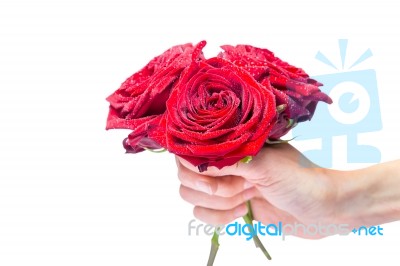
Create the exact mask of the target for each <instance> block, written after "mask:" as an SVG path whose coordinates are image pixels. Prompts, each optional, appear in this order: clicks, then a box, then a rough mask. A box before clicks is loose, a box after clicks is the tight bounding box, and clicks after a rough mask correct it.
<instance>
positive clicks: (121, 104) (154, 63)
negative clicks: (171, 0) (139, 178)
mask: <svg viewBox="0 0 400 266" xmlns="http://www.w3.org/2000/svg"><path fill="white" fill-rule="evenodd" d="M193 51H194V46H193V45H192V44H183V45H177V46H173V47H172V48H170V49H168V50H167V51H165V52H164V53H163V54H161V55H159V56H157V57H155V58H154V59H153V60H151V61H150V62H149V63H148V64H147V65H146V66H145V67H144V68H142V69H141V70H140V71H138V72H137V73H135V74H133V75H132V76H131V77H129V78H128V79H127V80H126V81H125V82H123V83H122V85H121V87H120V88H119V89H118V90H117V91H115V92H114V93H113V94H111V95H110V96H109V97H108V98H107V101H108V102H109V103H110V108H109V114H108V118H107V125H106V129H114V128H124V129H132V130H133V132H132V133H131V134H130V135H129V137H128V138H126V139H124V141H123V145H124V147H125V149H126V151H127V152H129V153H136V152H140V151H143V150H144V149H157V148H161V146H160V145H159V144H158V143H157V142H155V141H154V140H153V139H151V138H149V136H148V134H149V132H152V131H154V130H157V128H158V125H159V121H160V119H161V115H162V114H164V112H165V110H166V106H165V103H166V101H167V99H168V97H169V95H170V93H171V90H172V89H173V88H174V86H175V85H176V83H177V81H178V80H179V77H180V75H181V73H182V71H183V70H184V69H185V68H186V67H187V66H189V64H190V63H191V60H192V53H193ZM198 56H199V58H203V55H202V54H200V53H198Z"/></svg>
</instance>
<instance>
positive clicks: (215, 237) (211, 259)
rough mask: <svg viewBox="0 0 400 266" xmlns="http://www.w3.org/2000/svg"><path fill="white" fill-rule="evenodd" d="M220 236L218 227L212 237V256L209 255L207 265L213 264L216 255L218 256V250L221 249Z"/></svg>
mask: <svg viewBox="0 0 400 266" xmlns="http://www.w3.org/2000/svg"><path fill="white" fill-rule="evenodd" d="M218 238H219V234H218V227H216V228H215V230H214V234H213V236H212V238H211V250H210V256H209V257H208V262H207V266H212V265H213V264H214V260H215V257H216V256H217V252H218V249H219V242H218Z"/></svg>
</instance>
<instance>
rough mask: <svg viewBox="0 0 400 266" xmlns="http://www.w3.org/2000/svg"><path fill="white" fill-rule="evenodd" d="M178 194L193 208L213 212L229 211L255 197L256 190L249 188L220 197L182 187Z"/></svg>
mask: <svg viewBox="0 0 400 266" xmlns="http://www.w3.org/2000/svg"><path fill="white" fill-rule="evenodd" d="M179 193H180V195H181V197H182V199H184V200H185V201H187V202H189V203H190V204H193V205H195V206H198V207H204V208H210V209H215V210H230V209H234V208H235V207H237V206H239V205H240V204H242V203H244V202H246V201H247V200H249V199H251V198H253V197H255V196H256V195H257V190H256V189H255V188H250V189H248V190H245V191H243V192H241V193H239V194H237V195H235V196H233V197H220V196H215V195H209V194H206V193H203V192H200V191H197V190H193V189H191V188H188V187H185V186H183V185H182V186H181V187H180V189H179Z"/></svg>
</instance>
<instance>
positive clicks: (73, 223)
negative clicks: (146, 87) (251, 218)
mask: <svg viewBox="0 0 400 266" xmlns="http://www.w3.org/2000/svg"><path fill="white" fill-rule="evenodd" d="M399 33H400V18H399V16H398V6H397V4H396V2H395V1H385V0H380V1H373V2H372V1H369V2H367V1H354V0H350V1H349V0H347V1H338V0H335V1H255V0H247V1H209V0H203V1H181V0H180V1H162V0H159V1H156V0H146V1H130V2H128V1H100V0H99V1H89V0H80V1H74V0H69V1H66V0H62V1H18V0H13V1H11V0H10V1H7V0H3V1H1V2H0V38H1V39H0V265H5V266H9V265H97V266H99V265H205V262H206V260H207V257H208V252H209V240H210V239H209V237H206V236H199V237H194V236H192V237H189V236H188V233H187V224H188V222H189V220H191V219H192V218H193V216H192V207H191V206H190V205H189V204H187V203H185V202H184V201H183V200H181V199H180V197H179V194H178V187H179V182H178V180H177V178H176V168H175V163H174V158H173V156H172V155H170V154H151V153H142V154H138V155H126V154H124V150H123V148H122V145H121V141H122V139H123V138H124V137H125V136H126V135H127V134H128V133H129V132H128V131H124V130H113V131H106V130H105V122H106V116H107V112H108V103H107V102H106V101H105V98H106V97H107V96H108V95H109V94H111V93H112V92H113V91H114V90H116V89H117V88H118V87H119V85H120V84H121V83H122V82H123V81H124V80H125V79H126V78H127V77H128V76H130V75H131V74H132V73H133V72H135V71H137V70H138V69H139V68H141V67H142V66H144V65H145V64H146V63H147V62H148V61H149V60H150V59H151V58H153V57H154V56H156V55H158V54H160V53H162V52H163V51H164V50H166V49H167V48H169V47H170V46H172V45H176V44H180V43H186V42H193V43H196V42H198V41H200V40H202V39H205V40H207V41H208V45H207V47H206V49H205V54H206V56H212V55H214V54H216V52H217V51H218V50H219V48H218V46H219V45H222V44H226V43H229V44H238V43H246V44H252V45H254V46H260V47H265V48H269V49H271V50H272V51H274V52H275V53H276V54H277V55H278V56H280V57H281V58H283V59H285V60H288V61H289V62H291V63H292V64H294V65H298V66H301V67H303V68H304V69H305V70H306V71H307V72H309V73H310V74H312V75H317V74H328V73H332V69H330V68H328V67H326V66H324V65H323V64H321V63H320V62H318V61H316V60H315V59H314V56H315V54H316V52H317V51H318V50H321V51H322V52H324V53H325V54H326V55H328V56H329V57H330V59H332V60H333V61H334V63H337V64H339V62H340V57H339V52H338V46H337V39H339V38H348V39H349V60H350V61H351V58H353V59H355V58H356V57H358V56H359V55H360V54H361V53H362V52H363V51H365V50H366V49H367V48H371V50H372V51H373V53H374V56H373V57H372V58H370V59H368V60H367V61H366V62H365V63H363V64H362V65H360V66H359V67H358V68H357V69H363V68H365V69H367V68H373V69H375V70H376V73H377V79H378V88H379V94H380V103H381V111H382V119H383V130H382V131H380V132H376V133H371V134H366V135H365V136H363V137H362V138H363V139H364V141H366V142H369V143H371V144H374V145H375V146H376V147H378V148H379V149H380V150H381V152H382V160H383V161H388V160H392V159H396V158H399V153H398V149H399V146H400V144H399V141H398V135H399V133H400V129H399V123H398V113H399V111H400V107H399V104H398V96H397V95H398V91H399V87H398V86H399V85H398V84H399V82H398V68H399V67H398V66H399V63H398V62H399V61H400V52H399V51H398V47H399V46H400V45H399V44H400V43H399V38H398V37H399ZM335 60H336V61H335ZM339 144H340V143H339ZM299 146H300V144H299ZM339 146H340V145H339ZM338 158H340V156H338ZM336 166H337V167H338V168H344V169H346V168H350V167H351V166H348V165H345V164H336ZM399 226H400V224H399V223H391V224H386V225H384V234H385V235H384V236H382V237H350V236H349V237H339V236H337V237H331V238H327V239H323V240H318V241H312V240H303V239H298V238H293V237H291V238H288V239H287V240H286V241H281V240H280V239H277V238H268V239H264V240H263V242H264V243H265V244H266V246H267V247H268V248H269V251H270V253H271V254H272V256H273V260H272V261H271V262H267V261H266V260H265V258H264V257H263V256H262V254H261V253H260V251H259V250H256V249H255V247H254V245H253V243H252V242H246V241H245V240H244V239H243V238H239V237H228V236H226V237H224V238H222V239H221V244H222V246H221V249H220V252H219V254H218V257H217V260H216V264H215V265H247V264H249V265H250V264H251V265H293V264H294V263H306V264H308V265H337V263H341V262H344V263H360V264H364V263H367V262H368V263H370V265H371V264H378V263H379V264H384V265H398V264H399V262H400V258H399V256H398V247H399V245H400V228H399Z"/></svg>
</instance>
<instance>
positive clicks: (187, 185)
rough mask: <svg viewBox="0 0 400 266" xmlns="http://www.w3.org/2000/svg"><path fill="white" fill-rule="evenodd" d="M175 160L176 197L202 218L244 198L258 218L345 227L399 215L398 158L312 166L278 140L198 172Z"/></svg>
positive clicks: (233, 215)
mask: <svg viewBox="0 0 400 266" xmlns="http://www.w3.org/2000/svg"><path fill="white" fill-rule="evenodd" d="M176 162H177V166H178V177H179V180H180V181H181V186H180V195H181V197H182V198H183V199H184V200H185V201H187V202H189V203H190V204H192V205H194V215H195V217H196V218H197V219H199V220H202V221H203V222H205V223H208V224H214V225H217V224H228V223H230V222H232V221H233V220H235V219H237V218H239V217H241V216H243V215H245V214H246V213H247V208H246V203H245V202H246V201H247V200H250V201H251V206H252V211H253V216H254V219H255V220H257V221H260V222H261V223H263V224H269V223H275V224H276V223H278V222H279V221H281V222H282V223H283V224H288V223H290V224H295V223H301V224H304V225H309V224H320V225H328V224H347V225H348V226H349V228H350V230H351V228H357V227H359V226H373V225H379V224H383V223H388V222H392V221H396V220H400V160H397V161H392V162H387V163H382V164H377V165H374V166H371V167H368V168H364V169H359V170H352V171H337V170H331V169H325V168H320V167H318V166H317V165H315V164H313V163H312V162H311V161H309V160H308V159H306V158H305V157H304V156H303V155H302V154H301V153H300V152H299V151H298V150H296V149H295V148H294V147H293V146H291V145H290V144H278V145H271V146H268V147H264V148H263V149H262V150H261V151H260V153H259V154H258V155H257V156H255V157H254V158H253V160H252V161H251V162H250V163H241V162H240V163H238V164H236V165H232V166H227V167H224V168H222V169H217V168H215V167H209V168H208V170H207V171H205V172H202V173H199V171H198V170H197V168H196V167H194V166H193V165H191V164H190V163H189V162H187V161H185V160H183V159H182V158H179V157H176ZM326 235H327V234H324V235H318V234H317V235H314V236H306V235H303V234H302V233H301V232H300V233H298V234H297V236H300V237H304V238H321V237H324V236H326Z"/></svg>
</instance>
